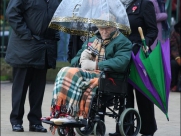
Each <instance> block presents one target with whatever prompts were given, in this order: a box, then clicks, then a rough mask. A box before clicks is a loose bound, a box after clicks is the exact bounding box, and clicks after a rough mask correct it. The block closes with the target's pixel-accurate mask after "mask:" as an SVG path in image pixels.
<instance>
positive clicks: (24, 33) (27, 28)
mask: <svg viewBox="0 0 181 136" xmlns="http://www.w3.org/2000/svg"><path fill="white" fill-rule="evenodd" d="M58 5H59V0H50V1H49V0H38V1H33V0H25V1H24V0H23V1H22V0H10V1H9V4H8V7H7V9H6V18H7V20H8V22H9V24H10V26H11V27H12V32H11V36H10V39H9V42H8V47H7V51H6V56H5V60H6V62H7V63H8V64H10V65H11V66H12V67H13V86H12V111H11V114H10V122H11V124H12V130H13V131H16V132H23V131H24V128H23V126H22V124H23V116H24V103H25V99H26V93H27V90H28V89H29V104H30V111H29V113H28V115H27V118H28V120H29V125H30V126H29V131H36V132H47V129H45V128H44V127H43V126H42V123H41V120H40V118H41V117H42V111H41V106H42V101H43V96H44V90H45V84H46V73H47V69H48V68H55V66H56V58H57V41H58V40H59V39H60V38H59V33H58V31H56V30H53V29H50V28H48V25H49V23H50V20H51V18H52V16H53V14H54V12H55V10H56V8H57V7H58Z"/></svg>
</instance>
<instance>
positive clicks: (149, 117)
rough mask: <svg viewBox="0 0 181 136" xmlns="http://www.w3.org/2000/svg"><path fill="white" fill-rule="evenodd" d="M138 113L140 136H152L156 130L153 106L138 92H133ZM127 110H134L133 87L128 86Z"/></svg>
mask: <svg viewBox="0 0 181 136" xmlns="http://www.w3.org/2000/svg"><path fill="white" fill-rule="evenodd" d="M135 94H136V100H137V105H138V111H139V114H140V117H141V130H140V133H141V134H145V135H149V134H154V133H155V131H156V130H157V124H156V119H155V112H154V104H153V103H152V102H151V101H150V100H149V99H148V98H146V96H144V95H143V94H142V93H140V92H139V91H138V90H135ZM127 108H134V94H133V86H132V85H130V84H129V85H128V98H127Z"/></svg>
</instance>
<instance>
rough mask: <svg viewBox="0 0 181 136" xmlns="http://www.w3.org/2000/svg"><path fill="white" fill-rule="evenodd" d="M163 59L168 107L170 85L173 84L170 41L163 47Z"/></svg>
mask: <svg viewBox="0 0 181 136" xmlns="http://www.w3.org/2000/svg"><path fill="white" fill-rule="evenodd" d="M161 50H162V59H163V66H164V75H165V88H166V101H167V106H168V99H169V93H170V83H171V68H170V41H169V39H167V40H166V42H165V43H164V44H163V45H162V46H161Z"/></svg>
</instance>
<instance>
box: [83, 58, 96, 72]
mask: <svg viewBox="0 0 181 136" xmlns="http://www.w3.org/2000/svg"><path fill="white" fill-rule="evenodd" d="M80 64H81V68H82V69H84V70H96V65H97V63H96V61H92V60H82V61H81V62H80Z"/></svg>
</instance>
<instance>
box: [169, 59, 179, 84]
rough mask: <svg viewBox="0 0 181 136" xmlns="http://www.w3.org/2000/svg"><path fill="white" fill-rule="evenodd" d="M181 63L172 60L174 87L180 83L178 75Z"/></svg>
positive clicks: (172, 81) (172, 82)
mask: <svg viewBox="0 0 181 136" xmlns="http://www.w3.org/2000/svg"><path fill="white" fill-rule="evenodd" d="M179 69H180V67H179V65H178V63H177V62H176V61H175V60H171V75H172V80H171V87H174V86H176V85H177V83H178V77H179Z"/></svg>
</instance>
